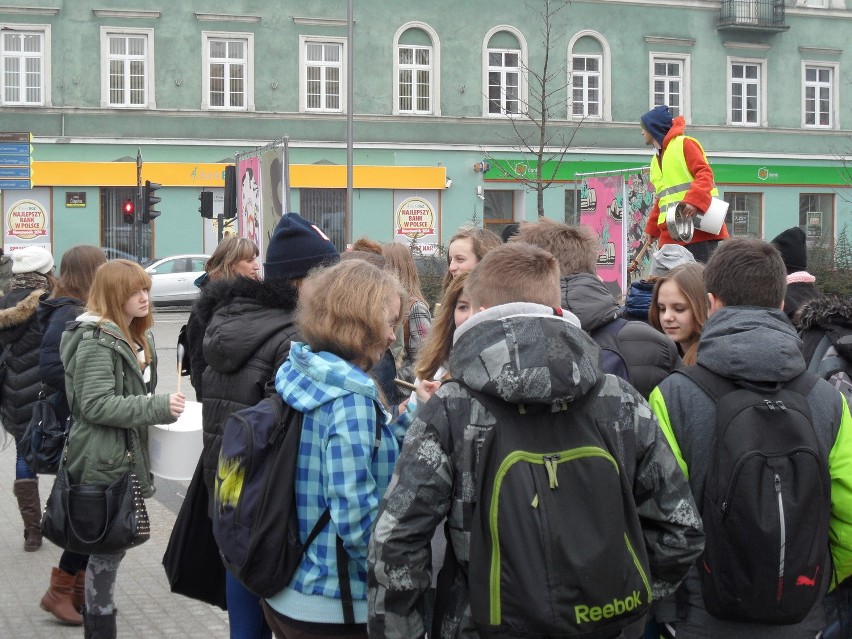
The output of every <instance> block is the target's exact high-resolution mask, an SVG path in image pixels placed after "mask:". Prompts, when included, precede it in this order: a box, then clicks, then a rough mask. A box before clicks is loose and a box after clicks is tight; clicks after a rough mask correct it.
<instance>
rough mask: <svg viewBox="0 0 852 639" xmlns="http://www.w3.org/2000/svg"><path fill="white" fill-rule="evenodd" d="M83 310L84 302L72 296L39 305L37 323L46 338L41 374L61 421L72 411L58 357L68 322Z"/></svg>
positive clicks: (49, 300) (41, 360) (40, 359)
mask: <svg viewBox="0 0 852 639" xmlns="http://www.w3.org/2000/svg"><path fill="white" fill-rule="evenodd" d="M83 310H84V305H83V302H81V301H80V300H78V299H75V298H73V297H57V298H53V299H46V300H42V301H41V304H40V305H39V308H38V323H39V327H40V328H41V331H42V333H43V337H42V339H41V352H40V353H39V360H38V365H39V374H40V375H41V381H42V382H44V384H45V385H46V386H47V387H48V388H46V389H45V390H46V392H47V394H48V395H49V396H51V400H52V402H53V406H54V409H55V410H56V417H57V418H58V419H59V423H60V424H61V423H62V422H63V421H65V418H66V417H68V415H70V414H71V409H70V408H69V407H68V399H67V397H66V396H65V367H64V366H63V365H62V358H61V357H60V356H59V344H60V342H61V341H62V333H64V332H65V326H66V325H67V324H68V322H70V321H72V320H75V319H77V316H79V315H80V314H81V313H82V312H83Z"/></svg>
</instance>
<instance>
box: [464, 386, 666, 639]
mask: <svg viewBox="0 0 852 639" xmlns="http://www.w3.org/2000/svg"><path fill="white" fill-rule="evenodd" d="M468 390H469V392H470V393H471V395H473V397H474V398H475V399H477V400H478V401H479V402H480V403H481V404H483V405H484V406H485V407H486V408H487V410H488V411H489V412H490V413H491V414H492V415H493V416H494V419H495V420H496V424H495V425H494V427H493V428H491V430H490V431H489V432H488V433H487V434H486V435H485V438H484V441H483V443H482V447H481V449H480V454H479V463H478V466H477V481H476V491H477V499H478V501H477V505H476V507H475V509H474V511H473V521H472V525H471V539H470V564H469V585H470V596H471V613H472V616H473V619H474V621H475V622H476V624H477V627H478V628H479V631H480V634H481V636H483V637H520V638H523V637H530V638H531V637H536V638H541V637H554V638H555V637H569V636H582V637H584V638H586V639H599V638H604V637H613V636H617V635H618V633H619V630H620V629H621V628H624V627H625V626H627V625H628V624H632V623H635V622H638V621H640V620H641V619H642V617H643V616H644V615H645V614H646V612H647V610H648V605H649V603H650V601H651V587H650V577H649V569H648V557H647V552H646V548H645V542H644V538H643V535H642V530H641V527H640V523H639V516H638V514H637V511H636V505H635V502H634V497H633V491H632V486H631V482H630V480H629V479H628V478H627V477H625V473H624V469H623V468H622V467H621V464H620V463H619V461H618V459H617V458H616V456H615V455H614V454H613V452H612V451H614V450H615V447H614V445H613V442H612V438H611V435H610V434H609V433H608V432H607V430H606V427H605V426H604V425H603V424H602V423H600V422H599V421H598V420H596V419H595V407H594V404H595V401H596V398H597V390H598V388H597V387H596V388H595V389H594V390H593V391H592V392H591V393H590V394H589V395H587V396H586V398H583V399H580V400H577V401H575V402H571V403H565V404H563V405H562V406H551V405H519V404H510V403H507V402H503V401H501V400H499V399H497V398H494V397H491V396H488V395H485V394H483V393H480V392H476V391H472V390H470V389H468Z"/></svg>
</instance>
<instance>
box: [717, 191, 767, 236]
mask: <svg viewBox="0 0 852 639" xmlns="http://www.w3.org/2000/svg"><path fill="white" fill-rule="evenodd" d="M724 200H725V202H727V203H728V214H727V215H726V216H725V226H726V227H727V228H728V235H730V236H731V237H746V236H751V237H761V235H762V231H763V194H762V193H725V195H724Z"/></svg>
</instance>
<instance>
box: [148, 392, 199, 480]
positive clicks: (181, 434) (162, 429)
mask: <svg viewBox="0 0 852 639" xmlns="http://www.w3.org/2000/svg"><path fill="white" fill-rule="evenodd" d="M201 432H202V430H201V402H190V401H187V402H186V408H184V411H183V413H182V414H181V416H180V417H178V420H177V421H176V422H175V423H174V424H156V425H154V426H151V427H149V429H148V453H149V456H150V459H151V472H152V473H154V474H155V475H156V476H157V477H162V478H163V479H173V480H178V481H189V480H190V479H192V475H193V473H194V472H195V467H196V465H197V464H198V458H199V457H200V456H201V446H202V442H201Z"/></svg>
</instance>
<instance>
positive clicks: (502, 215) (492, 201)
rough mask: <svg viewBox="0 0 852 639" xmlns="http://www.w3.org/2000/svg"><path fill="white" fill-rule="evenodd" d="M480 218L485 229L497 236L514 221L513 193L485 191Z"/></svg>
mask: <svg viewBox="0 0 852 639" xmlns="http://www.w3.org/2000/svg"><path fill="white" fill-rule="evenodd" d="M483 194H484V195H485V203H484V204H483V207H482V217H483V221H484V223H485V228H487V229H488V230H489V231H494V232H495V233H496V234H497V235H500V233H502V231H503V229H504V228H506V227H507V226H508V225H509V224H512V223H513V222H514V221H515V206H514V200H515V192H514V191H497V190H492V189H486V190H485V191H484V193H483Z"/></svg>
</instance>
